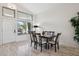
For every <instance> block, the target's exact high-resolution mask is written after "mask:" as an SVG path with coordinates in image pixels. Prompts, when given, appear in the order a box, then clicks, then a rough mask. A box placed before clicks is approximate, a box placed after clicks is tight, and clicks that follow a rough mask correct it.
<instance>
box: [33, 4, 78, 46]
mask: <svg viewBox="0 0 79 59" xmlns="http://www.w3.org/2000/svg"><path fill="white" fill-rule="evenodd" d="M77 12H79V4H61V5H58V6H56V7H55V8H51V9H48V10H47V11H44V12H42V13H39V14H37V16H35V17H36V19H35V20H34V22H35V23H38V24H40V26H41V27H44V30H51V31H55V32H56V33H58V32H61V33H62V35H61V38H60V44H62V45H67V46H77V44H76V42H75V41H74V40H73V36H74V28H73V27H72V26H71V23H70V22H69V20H70V19H71V18H72V17H73V16H76V13H77Z"/></svg>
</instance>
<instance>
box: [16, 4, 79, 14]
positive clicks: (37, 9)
mask: <svg viewBox="0 0 79 59" xmlns="http://www.w3.org/2000/svg"><path fill="white" fill-rule="evenodd" d="M16 5H18V6H21V7H23V8H25V9H27V10H30V11H32V12H33V13H34V14H38V13H41V12H43V11H46V10H48V9H52V8H53V9H55V8H59V7H62V6H74V5H78V6H79V4H77V3H76V4H75V3H74V4H73V3H70V4H67V3H63V4H62V3H16Z"/></svg>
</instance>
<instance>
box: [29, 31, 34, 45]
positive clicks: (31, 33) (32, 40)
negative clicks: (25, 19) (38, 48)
mask: <svg viewBox="0 0 79 59" xmlns="http://www.w3.org/2000/svg"><path fill="white" fill-rule="evenodd" d="M34 33H35V31H30V32H29V34H30V40H31V46H32V43H34V38H33V34H34Z"/></svg>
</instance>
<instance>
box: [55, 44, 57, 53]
mask: <svg viewBox="0 0 79 59" xmlns="http://www.w3.org/2000/svg"><path fill="white" fill-rule="evenodd" d="M56 51H57V50H56V44H55V52H56Z"/></svg>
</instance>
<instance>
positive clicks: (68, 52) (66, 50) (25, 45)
mask: <svg viewBox="0 0 79 59" xmlns="http://www.w3.org/2000/svg"><path fill="white" fill-rule="evenodd" d="M0 56H79V48H73V47H66V46H60V50H59V51H57V52H56V53H55V52H54V48H51V49H49V50H46V49H43V52H40V48H39V47H38V49H37V50H36V49H34V48H33V46H32V47H31V46H30V44H29V42H27V41H21V42H13V43H8V44H4V45H1V46H0Z"/></svg>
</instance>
